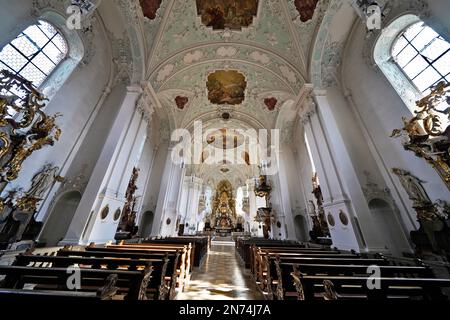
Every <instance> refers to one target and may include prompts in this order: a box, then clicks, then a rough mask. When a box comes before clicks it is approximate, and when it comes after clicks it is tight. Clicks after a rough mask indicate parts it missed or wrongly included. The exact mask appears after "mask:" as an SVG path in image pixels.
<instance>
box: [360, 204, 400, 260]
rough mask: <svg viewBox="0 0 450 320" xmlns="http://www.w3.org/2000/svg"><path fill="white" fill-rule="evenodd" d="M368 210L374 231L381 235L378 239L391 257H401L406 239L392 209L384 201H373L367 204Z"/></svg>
mask: <svg viewBox="0 0 450 320" xmlns="http://www.w3.org/2000/svg"><path fill="white" fill-rule="evenodd" d="M369 208H370V212H371V213H372V218H373V221H374V223H375V227H376V230H379V232H380V233H381V234H380V237H381V239H382V240H383V241H384V243H385V246H386V249H388V250H389V251H390V252H391V253H392V254H393V255H401V253H402V252H401V251H402V248H405V241H406V239H405V238H404V236H403V231H402V228H401V226H400V224H399V223H398V220H397V218H396V216H395V212H394V210H392V207H391V206H390V205H389V203H387V202H386V201H384V200H381V199H373V200H372V201H370V202H369Z"/></svg>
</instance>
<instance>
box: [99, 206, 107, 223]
mask: <svg viewBox="0 0 450 320" xmlns="http://www.w3.org/2000/svg"><path fill="white" fill-rule="evenodd" d="M108 215H109V206H106V207H104V208H103V210H102V212H101V213H100V217H101V218H102V220H105V219H106V218H107V217H108Z"/></svg>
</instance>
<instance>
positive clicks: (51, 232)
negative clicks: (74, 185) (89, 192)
mask: <svg viewBox="0 0 450 320" xmlns="http://www.w3.org/2000/svg"><path fill="white" fill-rule="evenodd" d="M80 201H81V193H80V192H78V191H69V192H66V193H64V194H63V195H61V196H60V197H59V199H58V201H56V203H55V205H54V206H53V210H52V212H51V213H50V216H49V218H48V220H47V221H46V223H45V225H44V228H43V230H42V232H41V235H40V237H39V241H40V242H42V243H45V244H46V246H57V245H58V243H59V242H60V241H61V240H63V239H64V237H65V235H66V233H67V230H68V229H69V226H70V223H71V222H72V219H73V216H74V215H75V212H76V211H77V208H78V205H79V203H80Z"/></svg>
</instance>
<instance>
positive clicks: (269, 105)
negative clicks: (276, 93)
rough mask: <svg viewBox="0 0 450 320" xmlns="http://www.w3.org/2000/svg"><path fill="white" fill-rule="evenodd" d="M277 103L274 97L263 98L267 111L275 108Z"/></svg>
mask: <svg viewBox="0 0 450 320" xmlns="http://www.w3.org/2000/svg"><path fill="white" fill-rule="evenodd" d="M277 103H278V100H277V99H276V98H274V97H272V98H266V99H264V104H265V105H266V107H267V109H269V111H273V110H275V108H276V107H277Z"/></svg>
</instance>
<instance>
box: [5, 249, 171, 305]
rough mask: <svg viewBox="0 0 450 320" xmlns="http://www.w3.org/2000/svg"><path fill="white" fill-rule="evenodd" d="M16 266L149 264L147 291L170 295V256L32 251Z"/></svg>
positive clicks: (129, 266) (162, 296)
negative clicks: (140, 256)
mask: <svg viewBox="0 0 450 320" xmlns="http://www.w3.org/2000/svg"><path fill="white" fill-rule="evenodd" d="M13 265H15V266H26V267H47V268H49V267H50V268H69V267H71V266H74V265H78V266H79V267H80V268H83V269H107V270H127V271H137V270H139V271H140V270H144V269H145V268H146V267H147V266H148V265H151V266H152V267H153V272H152V275H151V279H150V282H149V283H148V285H147V293H148V294H152V295H153V296H154V297H155V299H159V300H166V299H167V298H168V297H169V296H170V288H171V285H170V279H171V278H169V281H167V280H166V273H167V268H168V265H169V258H168V256H166V257H165V258H163V259H140V260H135V259H122V258H104V257H103V258H98V257H80V256H41V255H33V254H30V253H26V254H21V255H19V256H17V257H16V260H15V262H14V264H13Z"/></svg>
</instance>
